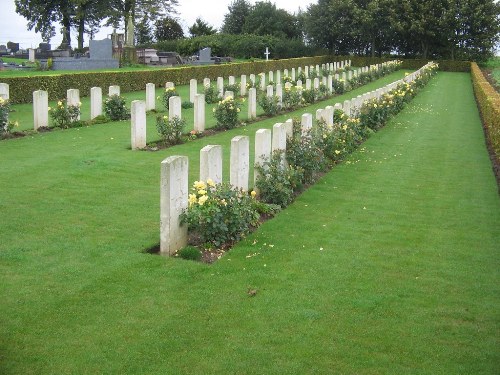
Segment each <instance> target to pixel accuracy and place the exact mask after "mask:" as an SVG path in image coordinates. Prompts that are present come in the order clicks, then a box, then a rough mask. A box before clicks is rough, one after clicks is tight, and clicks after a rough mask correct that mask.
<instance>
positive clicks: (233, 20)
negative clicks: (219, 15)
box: [221, 0, 252, 34]
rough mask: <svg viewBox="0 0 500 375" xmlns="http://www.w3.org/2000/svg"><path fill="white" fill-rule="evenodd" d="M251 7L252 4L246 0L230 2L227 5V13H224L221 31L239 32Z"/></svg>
mask: <svg viewBox="0 0 500 375" xmlns="http://www.w3.org/2000/svg"><path fill="white" fill-rule="evenodd" d="M251 8H252V5H251V4H250V2H248V1H247V0H235V1H233V2H231V4H230V5H229V6H228V7H227V9H228V11H229V13H226V14H225V15H224V21H223V23H222V28H221V31H222V32H223V33H226V34H241V33H242V32H243V25H244V24H245V20H246V18H247V16H248V14H249V13H250V10H251Z"/></svg>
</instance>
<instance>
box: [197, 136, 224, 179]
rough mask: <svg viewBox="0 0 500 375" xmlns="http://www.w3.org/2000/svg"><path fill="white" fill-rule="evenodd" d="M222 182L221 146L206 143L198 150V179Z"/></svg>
mask: <svg viewBox="0 0 500 375" xmlns="http://www.w3.org/2000/svg"><path fill="white" fill-rule="evenodd" d="M208 179H212V180H213V181H214V182H215V183H216V184H220V183H222V147H221V146H219V145H207V146H205V147H203V148H202V149H201V150H200V181H205V182H206V181H207V180H208Z"/></svg>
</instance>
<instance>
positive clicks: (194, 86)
mask: <svg viewBox="0 0 500 375" xmlns="http://www.w3.org/2000/svg"><path fill="white" fill-rule="evenodd" d="M197 93H198V81H196V80H195V79H191V80H190V81H189V101H190V102H191V103H194V96H195V95H196V94H197Z"/></svg>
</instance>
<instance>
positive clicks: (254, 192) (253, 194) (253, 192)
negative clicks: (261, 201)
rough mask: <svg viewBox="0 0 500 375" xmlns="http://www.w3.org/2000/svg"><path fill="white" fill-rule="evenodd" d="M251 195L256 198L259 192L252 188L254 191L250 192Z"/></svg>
mask: <svg viewBox="0 0 500 375" xmlns="http://www.w3.org/2000/svg"><path fill="white" fill-rule="evenodd" d="M250 195H251V196H252V198H255V196H256V195H257V192H256V191H255V190H252V192H251V193H250Z"/></svg>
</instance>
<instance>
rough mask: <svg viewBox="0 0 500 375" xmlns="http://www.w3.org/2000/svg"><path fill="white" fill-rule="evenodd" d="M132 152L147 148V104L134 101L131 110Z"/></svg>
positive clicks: (141, 101)
mask: <svg viewBox="0 0 500 375" xmlns="http://www.w3.org/2000/svg"><path fill="white" fill-rule="evenodd" d="M130 118H131V144H132V150H139V149H142V148H144V147H146V103H145V102H144V101H143V100H132V103H131V108H130Z"/></svg>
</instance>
